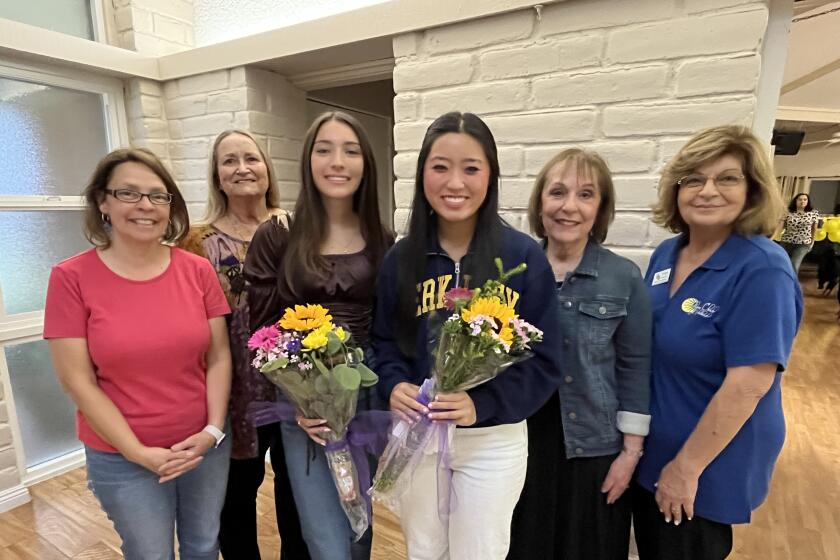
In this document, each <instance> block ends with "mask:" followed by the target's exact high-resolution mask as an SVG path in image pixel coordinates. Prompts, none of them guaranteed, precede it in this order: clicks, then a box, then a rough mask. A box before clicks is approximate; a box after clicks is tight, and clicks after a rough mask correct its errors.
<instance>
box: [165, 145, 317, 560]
mask: <svg viewBox="0 0 840 560" xmlns="http://www.w3.org/2000/svg"><path fill="white" fill-rule="evenodd" d="M208 175H209V193H208V201H207V210H206V213H205V216H204V218H203V219H202V221H201V222H200V223H199V224H198V225H195V226H193V227H192V228H190V232H189V235H188V236H187V238H186V239H185V240H184V241H183V243H182V246H183V247H184V248H185V249H187V250H189V251H191V252H193V253H196V254H198V255H201V256H203V257H206V258H207V259H209V260H210V262H211V263H212V264H213V268H215V269H216V274H217V275H218V277H219V281H220V282H221V284H222V288H223V290H224V292H225V295H226V296H227V299H228V303H229V304H230V308H231V310H232V314H231V315H229V316H228V333H229V336H230V343H231V356H232V358H233V382H232V386H231V395H230V405H229V413H230V423H231V429H232V435H233V437H232V439H233V451H232V454H231V461H230V475H229V477H228V483H227V494H226V496H225V504H224V508H223V509H222V516H221V530H220V532H219V541H220V544H221V551H222V555H223V556H224V557H225V558H248V559H254V558H256V559H259V558H260V552H259V547H258V545H257V513H256V511H257V510H256V505H257V491H258V489H259V487H260V484H262V481H263V478H264V477H265V454H266V451H269V450H270V451H271V465H272V468H273V470H274V506H275V509H276V513H277V528H278V530H279V532H280V535H281V538H282V541H283V546H282V549H281V558H282V559H284V560H285V559H292V560H297V559H299V558H300V559H303V560H307V559H308V558H309V555H308V552H307V550H306V544H305V543H304V541H303V536H302V534H301V529H300V522H299V521H298V514H297V508H296V507H295V501H294V497H293V496H292V492H291V485H290V483H289V476H288V473H287V471H286V462H285V453H284V450H283V442H282V440H281V438H280V429H279V424H276V423H275V424H269V425H267V426H260V427H259V428H257V427H256V426H255V425H254V423H253V422H252V421H251V420H250V419H249V417H248V415H247V410H246V409H247V406H248V403H250V402H252V401H271V400H274V399H275V395H276V392H275V389H274V386H273V385H272V384H271V383H270V382H269V381H268V380H267V379H265V378H264V377H263V376H262V375H261V374H260V373H259V372H258V371H256V370H255V369H254V368H253V367H252V366H251V363H250V358H249V354H248V348H247V341H248V335H249V327H248V323H249V315H250V313H249V305H248V296H247V292H246V290H245V278H244V276H243V275H242V268H243V266H244V264H245V255H246V253H247V252H248V248H249V246H250V244H251V239H252V237H253V236H254V232H255V231H256V230H257V228H258V227H259V226H260V225H261V224H262V223H264V222H266V221H268V220H270V219H273V220H275V221H277V222H278V225H279V226H280V227H285V226H286V225H288V215H287V213H286V212H285V210H282V209H280V207H279V201H280V195H279V192H278V189H277V183H276V181H275V179H274V172H273V169H272V166H271V160H269V159H268V157H266V153H265V150H263V148H262V147H261V146H260V144H259V142H257V140H256V139H255V138H254V137H253V136H252V135H251V134H250V133H249V132H246V131H244V130H226V131H224V132H222V133H221V134H219V135H218V136H217V137H216V141H215V142H214V143H213V150H212V152H211V154H210V168H209V173H208Z"/></svg>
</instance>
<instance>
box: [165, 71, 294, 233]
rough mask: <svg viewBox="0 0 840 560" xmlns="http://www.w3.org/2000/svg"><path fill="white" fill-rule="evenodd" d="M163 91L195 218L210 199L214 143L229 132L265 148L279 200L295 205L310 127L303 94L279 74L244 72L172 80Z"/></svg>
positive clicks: (181, 179) (179, 175)
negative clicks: (238, 132)
mask: <svg viewBox="0 0 840 560" xmlns="http://www.w3.org/2000/svg"><path fill="white" fill-rule="evenodd" d="M161 90H162V92H163V96H162V97H163V105H164V111H165V114H166V117H167V119H166V124H167V126H168V134H169V142H168V155H169V157H170V159H171V167H172V172H173V175H174V177H175V180H176V181H178V183H179V185H180V186H181V188H182V190H183V191H184V197H185V198H186V199H187V202H188V203H189V208H190V211H191V214H193V215H194V217H196V216H200V215H201V213H202V211H203V208H204V203H205V201H206V199H207V187H208V184H207V180H208V177H207V174H208V173H207V172H208V158H209V157H210V149H211V147H212V145H213V141H214V140H215V138H216V136H217V135H218V134H219V133H220V132H222V131H223V130H226V129H229V128H242V129H245V130H248V131H250V132H251V133H252V134H254V135H255V136H256V137H257V138H258V139H259V140H260V141H261V142H262V144H263V146H264V147H265V149H266V150H267V151H268V155H269V158H270V160H271V162H270V163H271V165H273V167H274V171H275V173H276V177H277V180H278V182H279V184H280V194H281V199H282V200H283V202H284V205H286V206H291V205H292V204H293V202H294V200H295V198H296V197H297V192H298V189H297V186H296V183H297V181H298V167H297V160H298V157H299V156H300V149H301V146H302V141H303V135H304V133H305V132H306V125H307V123H306V122H305V114H306V111H305V102H306V94H305V93H304V92H303V91H301V90H299V89H297V88H295V87H294V86H292V85H291V84H290V83H289V82H288V81H287V80H286V79H285V78H284V77H283V76H281V75H279V74H275V73H272V72H267V71H265V70H259V69H256V68H244V67H240V68H233V69H230V70H221V71H217V72H209V73H206V74H201V75H197V76H190V77H187V78H182V79H179V80H173V81H170V82H167V83H166V84H164V85H163V87H162V88H161ZM269 108H270V109H269Z"/></svg>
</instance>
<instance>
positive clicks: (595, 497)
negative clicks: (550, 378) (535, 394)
mask: <svg viewBox="0 0 840 560" xmlns="http://www.w3.org/2000/svg"><path fill="white" fill-rule="evenodd" d="M616 456H617V454H612V455H607V456H602V457H582V458H572V459H567V458H566V447H565V440H564V437H563V423H562V415H561V411H560V399H559V397H558V396H557V394H556V393H555V394H554V395H553V396H552V397H551V398H550V399H549V401H548V403H546V405H545V406H544V407H543V408H541V409H540V410H539V411H538V412H537V413H536V414H535V415H534V416H532V417H531V418H529V419H528V472H527V475H526V477H525V487H524V488H523V490H522V496H521V497H520V499H519V503H518V504H517V506H516V509H515V510H514V513H513V525H512V530H511V546H510V552H509V553H508V560H557V559H565V560H627V555H628V552H629V550H628V549H629V547H630V509H631V499H630V496H629V493H628V492H625V493H624V494H623V495H622V496H621V498H619V499H618V501H616V503H614V504H612V505H607V495H606V494H603V493H602V492H601V485H602V484H603V483H604V479H605V478H606V477H607V473H608V472H609V470H610V466H611V465H612V462H613V460H615V458H616Z"/></svg>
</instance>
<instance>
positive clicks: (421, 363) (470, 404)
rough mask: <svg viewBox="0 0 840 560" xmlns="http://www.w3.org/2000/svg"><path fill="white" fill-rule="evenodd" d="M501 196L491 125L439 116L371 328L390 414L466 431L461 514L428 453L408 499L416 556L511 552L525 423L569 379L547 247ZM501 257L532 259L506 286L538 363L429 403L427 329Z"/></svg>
mask: <svg viewBox="0 0 840 560" xmlns="http://www.w3.org/2000/svg"><path fill="white" fill-rule="evenodd" d="M498 197H499V161H498V155H497V150H496V143H495V140H494V139H493V134H492V133H491V132H490V129H489V128H488V127H487V125H486V124H485V123H484V122H483V121H482V120H481V119H480V118H479V117H477V116H476V115H474V114H472V113H458V112H452V113H447V114H445V115H442V116H440V117H438V118H437V119H435V121H434V122H432V124H431V125H430V126H429V128H428V129H427V131H426V135H425V137H424V139H423V144H422V146H421V148H420V154H419V159H418V162H417V180H416V185H415V191H414V202H413V204H412V210H411V219H410V223H409V229H408V236H407V237H405V238H403V239H402V240H401V241H400V242H399V243H397V245H395V246H394V248H393V249H392V250H391V251H390V252H389V253H388V255H387V256H386V257H385V262H384V263H383V266H382V270H381V272H380V275H379V281H378V283H377V306H376V319H375V321H374V327H373V336H374V349H375V350H376V354H377V359H378V361H379V370H378V373H379V376H380V380H379V384H378V385H377V387H378V388H379V391H380V394H381V395H382V397H383V398H386V399H389V402H390V407H391V410H392V411H394V412H396V413H398V414H399V415H401V416H403V417H405V416H409V417H417V415H419V414H428V417H429V418H430V419H431V420H433V421H445V422H452V423H454V424H455V426H456V427H457V429H455V430H454V436H453V447H452V452H451V454H450V463H449V464H448V465H447V466H446V467H445V468H446V470H447V473H445V474H442V475H441V476H451V495H452V496H454V498H452V500H453V503H454V502H457V506H456V507H455V509H454V510H453V511H451V512H450V513H449V515H448V516H445V515H441V514H440V513H439V511H438V493H437V486H436V478H437V474H438V473H437V471H438V462H437V459H436V456H435V455H431V454H430V455H426V456H425V457H424V458H423V459H422V460H421V462H420V464H419V465H418V466H417V468H416V470H415V471H414V474H413V478H412V481H411V484H410V485H409V488H408V490H407V491H406V493H405V495H404V496H403V497H402V498H401V508H400V510H401V514H402V517H401V524H402V530H403V533H404V535H405V540H406V544H407V546H408V557H409V558H410V559H412V560H426V559H429V560H431V559H439V558H458V559H461V558H463V559H473V558H475V559H478V558H480V559H482V560H500V559H503V558H504V557H505V555H506V554H507V552H508V546H509V542H510V522H511V517H512V515H513V508H514V506H515V505H516V502H517V500H518V499H519V495H520V493H521V491H522V485H523V483H524V481H525V470H526V463H527V455H528V436H527V427H526V425H525V419H526V418H527V417H529V416H530V415H531V414H533V413H534V412H535V411H536V410H538V409H539V408H540V407H541V406H542V405H543V404H544V403H545V401H546V400H547V399H548V398H549V396H550V395H551V394H552V392H554V391H555V390H556V389H557V386H558V385H559V384H560V372H559V370H558V368H557V366H556V363H555V355H556V354H557V348H558V345H559V342H560V341H559V337H558V336H557V319H558V311H557V299H556V297H555V287H554V277H553V275H552V273H551V268H550V267H549V265H548V261H547V260H546V258H545V255H544V254H543V251H542V250H541V248H540V247H539V245H537V244H536V243H535V242H534V241H533V240H532V239H531V238H529V237H528V236H527V235H525V234H524V233H521V232H518V231H516V230H514V229H513V228H511V227H509V226H507V225H506V224H505V223H504V222H503V221H502V219H501V217H499V214H498V201H499V198H498ZM497 257H498V258H501V259H502V262H503V265H504V267H505V268H506V269H510V268H513V267H515V266H517V265H519V264H520V263H523V262H524V263H526V265H527V269H526V270H525V272H524V273H522V274H519V275H516V276H513V277H511V278H510V279H509V280H508V281H507V282H506V287H507V288H508V289H510V290H511V293H512V294H515V295H512V296H509V298H510V299H511V300H512V303H514V304H515V309H516V311H517V313H518V314H519V316H520V317H522V319H524V320H525V321H528V322H529V323H531V324H532V325H534V326H536V327H537V328H538V329H541V330H542V331H543V333H544V338H543V341H542V342H540V343H539V344H536V345H535V346H534V348H533V353H534V355H533V357H531V358H529V359H527V360H524V361H522V362H519V363H517V364H514V365H512V366H511V367H510V368H508V369H507V370H505V371H504V372H503V373H501V374H500V375H499V376H498V377H496V378H495V379H493V380H491V381H488V382H486V383H484V384H482V385H480V386H478V387H475V388H474V389H470V390H468V391H462V392H458V393H451V394H439V395H437V396H436V397H435V401H434V402H432V403H431V404H430V405H429V407H428V408H427V407H425V406H423V405H422V404H421V403H420V402H418V400H417V396H418V395H419V391H420V387H419V386H420V384H422V383H423V381H424V380H425V379H426V378H428V376H429V373H430V352H429V342H430V340H431V337H432V336H433V335H432V334H430V333H434V332H435V323H436V322H440V321H442V320H444V319H445V318H446V316H447V315H448V313H447V312H446V311H445V310H444V309H443V307H444V301H443V300H444V298H443V295H444V293H445V292H446V290H448V289H452V288H469V287H477V286H481V285H482V283H483V282H484V281H485V280H487V279H490V278H496V277H497V274H498V272H497V271H496V270H495V266H494V259H495V258H497ZM421 288H422V294H423V297H419V296H420V295H421ZM427 294H428V296H429V297H426V296H427ZM517 296H518V299H514V298H516V297H517ZM418 303H419V304H420V305H418Z"/></svg>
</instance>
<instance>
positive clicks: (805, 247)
mask: <svg viewBox="0 0 840 560" xmlns="http://www.w3.org/2000/svg"><path fill="white" fill-rule="evenodd" d="M782 247H783V248H784V250H785V252H786V253H787V254H788V256H789V257H790V263H791V264H792V265H793V272H794V274H797V275H798V274H799V267H800V266H802V260H803V259H804V258H805V255H807V254H808V253H809V252H810V251H811V249H812V248H813V245H811V244H804V243H782Z"/></svg>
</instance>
